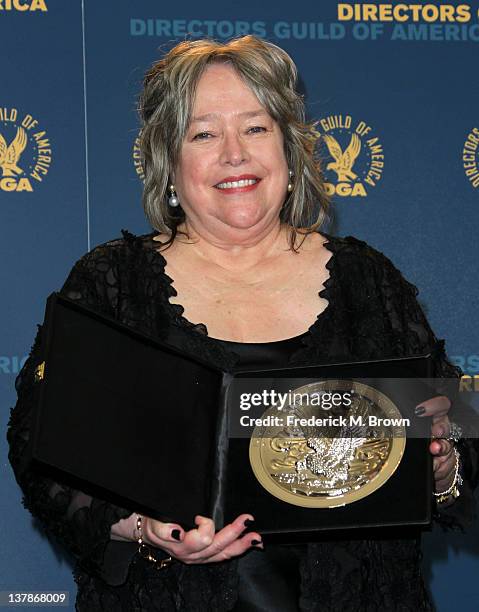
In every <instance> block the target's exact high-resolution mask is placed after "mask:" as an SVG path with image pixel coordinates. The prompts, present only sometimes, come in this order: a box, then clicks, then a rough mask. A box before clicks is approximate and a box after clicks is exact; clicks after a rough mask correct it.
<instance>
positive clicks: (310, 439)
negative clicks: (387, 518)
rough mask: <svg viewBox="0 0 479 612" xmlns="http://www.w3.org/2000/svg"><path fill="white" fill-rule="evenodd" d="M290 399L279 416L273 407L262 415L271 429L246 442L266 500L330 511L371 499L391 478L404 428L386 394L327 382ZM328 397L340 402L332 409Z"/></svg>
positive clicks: (257, 431)
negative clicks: (367, 498) (266, 492)
mask: <svg viewBox="0 0 479 612" xmlns="http://www.w3.org/2000/svg"><path fill="white" fill-rule="evenodd" d="M291 397H292V398H294V401H292V402H291V403H290V404H289V405H288V406H285V407H284V408H283V409H282V410H281V411H279V409H278V408H277V407H275V406H273V407H270V408H268V410H266V412H264V413H263V415H262V417H261V420H262V422H266V423H268V422H272V423H274V425H272V426H264V425H263V426H260V427H256V428H255V429H254V431H253V434H252V437H251V441H250V450H249V456H250V462H251V467H252V469H253V472H254V474H255V476H256V478H257V480H258V481H259V483H260V484H261V485H262V486H263V487H264V488H265V489H266V490H267V491H268V492H269V493H270V494H271V495H274V496H275V497H277V498H278V499H281V500H283V501H285V502H287V503H289V504H293V505H295V506H303V507H306V508H334V507H338V506H344V505H346V504H350V503H352V502H355V501H357V500H359V499H362V498H364V497H366V496H368V495H370V494H371V493H373V492H374V491H376V490H377V489H379V488H380V487H381V486H382V485H383V484H384V483H385V482H386V481H387V480H388V479H389V478H390V477H391V476H392V475H393V474H394V472H395V471H396V469H397V467H398V465H399V463H400V462H401V459H402V457H403V454H404V449H405V447H406V429H405V426H404V424H403V419H402V415H401V412H400V411H399V409H398V408H397V406H396V405H395V404H394V403H393V402H392V401H391V399H389V398H388V397H387V396H386V395H384V394H383V393H381V392H380V391H378V390H377V389H374V388H373V387H371V386H369V385H366V384H363V383H360V382H357V381H352V380H326V381H321V382H316V383H312V384H308V385H304V386H302V387H298V388H297V389H294V391H291ZM332 397H340V398H341V402H340V403H337V402H336V404H335V405H331V401H330V400H331V398H332ZM298 398H299V399H298ZM325 398H328V401H329V403H327V402H325V401H324V399H325ZM325 406H328V408H325ZM278 415H281V418H280V419H279V418H276V420H274V419H270V420H269V421H268V419H267V418H266V419H265V417H268V416H276V417H278Z"/></svg>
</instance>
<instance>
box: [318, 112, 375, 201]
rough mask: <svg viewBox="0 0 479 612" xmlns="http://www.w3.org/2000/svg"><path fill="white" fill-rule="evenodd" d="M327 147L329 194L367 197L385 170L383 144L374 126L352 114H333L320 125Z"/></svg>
mask: <svg viewBox="0 0 479 612" xmlns="http://www.w3.org/2000/svg"><path fill="white" fill-rule="evenodd" d="M316 127H317V129H318V132H319V134H320V136H321V138H320V141H319V143H320V146H321V142H322V143H324V145H325V146H324V147H322V150H321V157H322V159H323V160H324V170H325V175H326V190H327V192H328V194H329V195H338V196H342V197H347V196H351V197H357V196H360V197H365V196H366V195H367V194H368V190H369V189H370V188H371V187H376V185H377V184H378V182H379V181H380V180H381V177H382V173H383V169H384V153H383V146H382V144H381V142H380V141H379V138H378V137H377V136H374V135H373V133H372V127H371V126H370V125H368V124H367V123H366V122H364V121H353V118H352V116H351V115H330V116H329V117H325V118H324V119H320V120H319V122H318V124H317V126H316Z"/></svg>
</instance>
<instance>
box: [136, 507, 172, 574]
mask: <svg viewBox="0 0 479 612" xmlns="http://www.w3.org/2000/svg"><path fill="white" fill-rule="evenodd" d="M141 520H142V517H141V516H140V515H139V514H137V518H136V529H137V531H138V539H137V542H138V552H139V553H140V555H141V556H142V557H143V559H146V560H147V561H150V562H151V563H154V564H155V567H156V569H158V570H161V569H164V568H165V567H167V566H168V565H170V563H172V562H173V558H172V557H166V559H156V557H154V556H153V555H152V554H151V550H150V549H149V547H148V546H147V545H146V544H145V542H144V541H143V531H142V529H141Z"/></svg>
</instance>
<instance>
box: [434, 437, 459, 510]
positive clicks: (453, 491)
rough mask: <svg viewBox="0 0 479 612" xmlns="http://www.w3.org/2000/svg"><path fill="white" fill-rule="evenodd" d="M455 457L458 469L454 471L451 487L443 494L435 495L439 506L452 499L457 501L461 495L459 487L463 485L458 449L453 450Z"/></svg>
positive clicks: (442, 492)
mask: <svg viewBox="0 0 479 612" xmlns="http://www.w3.org/2000/svg"><path fill="white" fill-rule="evenodd" d="M453 451H454V456H455V458H456V467H455V470H454V479H453V481H452V484H451V486H450V487H449V488H448V489H446V490H445V491H441V493H434V497H435V498H436V502H437V503H438V504H443V503H444V502H446V501H448V500H450V499H451V498H453V499H456V498H458V497H459V495H460V494H461V493H460V491H459V487H460V486H461V485H462V476H461V475H460V474H459V468H460V456H459V451H458V450H457V448H456V447H454V448H453Z"/></svg>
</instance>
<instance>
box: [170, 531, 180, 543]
mask: <svg viewBox="0 0 479 612" xmlns="http://www.w3.org/2000/svg"><path fill="white" fill-rule="evenodd" d="M171 537H172V538H175V540H178V542H179V541H180V538H181V532H180V530H179V529H173V531H172V532H171Z"/></svg>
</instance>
